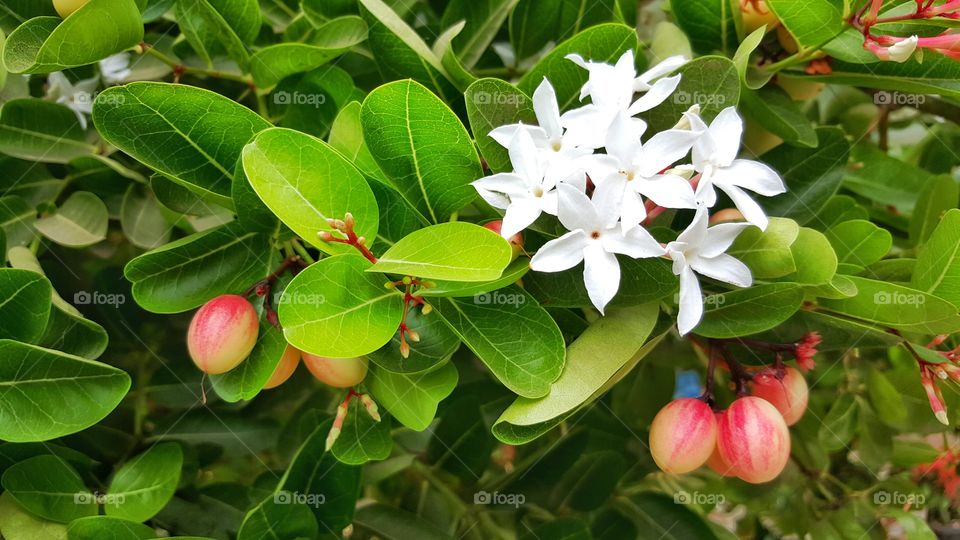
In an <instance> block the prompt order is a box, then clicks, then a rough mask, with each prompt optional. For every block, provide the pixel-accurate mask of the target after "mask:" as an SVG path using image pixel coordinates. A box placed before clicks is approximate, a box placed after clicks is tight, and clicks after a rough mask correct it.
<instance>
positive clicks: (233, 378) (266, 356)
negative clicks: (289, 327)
mask: <svg viewBox="0 0 960 540" xmlns="http://www.w3.org/2000/svg"><path fill="white" fill-rule="evenodd" d="M286 348H287V341H286V340H285V339H284V338H283V332H282V331H281V330H280V329H278V328H277V327H275V326H273V325H272V324H270V322H269V321H267V320H266V318H264V319H263V320H262V321H260V334H259V335H258V337H257V344H256V345H255V346H254V347H253V351H251V352H250V356H249V357H248V358H247V359H246V360H244V361H243V362H241V363H240V365H239V366H237V367H235V368H233V369H231V370H230V371H228V372H226V373H223V374H220V375H211V376H210V382H211V383H213V389H214V390H215V391H216V392H217V395H218V396H220V397H221V398H223V400H224V401H228V402H231V403H233V402H237V401H241V400H249V399H253V398H254V397H256V395H257V394H259V393H260V391H261V390H263V386H264V385H265V384H267V381H269V380H270V376H271V375H273V372H274V371H275V370H276V369H277V364H279V363H280V358H281V357H283V352H284V351H285V350H286Z"/></svg>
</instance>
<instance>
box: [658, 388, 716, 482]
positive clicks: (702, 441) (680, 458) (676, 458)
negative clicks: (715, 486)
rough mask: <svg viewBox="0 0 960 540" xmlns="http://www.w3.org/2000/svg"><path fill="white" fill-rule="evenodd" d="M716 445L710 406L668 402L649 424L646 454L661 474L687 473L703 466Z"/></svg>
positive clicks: (696, 402)
mask: <svg viewBox="0 0 960 540" xmlns="http://www.w3.org/2000/svg"><path fill="white" fill-rule="evenodd" d="M716 442H717V420H716V418H715V417H714V414H713V411H712V410H711V409H710V406H709V405H707V404H706V403H704V402H703V401H700V400H699V399H694V398H683V399H677V400H674V401H671V402H670V403H667V405H666V406H665V407H664V408H662V409H660V412H658V413H657V416H656V417H654V419H653V423H652V424H650V453H651V454H652V455H653V460H654V461H655V462H656V463H657V466H658V467H660V468H661V469H662V470H663V471H665V472H668V473H672V474H683V473H688V472H690V471H692V470H694V469H696V468H697V467H699V466H701V465H703V464H704V463H706V461H707V459H708V458H709V457H710V453H711V452H713V447H714V446H715V445H716Z"/></svg>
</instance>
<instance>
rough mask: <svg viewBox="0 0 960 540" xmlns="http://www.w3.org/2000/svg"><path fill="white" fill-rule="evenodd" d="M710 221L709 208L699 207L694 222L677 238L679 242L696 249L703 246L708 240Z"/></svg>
mask: <svg viewBox="0 0 960 540" xmlns="http://www.w3.org/2000/svg"><path fill="white" fill-rule="evenodd" d="M708 219H709V216H708V215H707V208H706V207H705V206H699V207H697V213H696V215H695V216H694V217H693V221H691V222H690V225H688V226H687V228H686V230H684V231H683V232H682V233H680V235H679V236H677V242H682V243H684V244H687V245H688V246H693V247H694V248H698V247H699V246H701V245H703V241H704V240H706V238H707V220H708Z"/></svg>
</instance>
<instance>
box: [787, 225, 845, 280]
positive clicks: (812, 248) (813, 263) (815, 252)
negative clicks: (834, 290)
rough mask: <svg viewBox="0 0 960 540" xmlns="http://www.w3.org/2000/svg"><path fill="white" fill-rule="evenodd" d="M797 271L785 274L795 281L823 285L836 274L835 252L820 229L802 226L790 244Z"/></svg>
mask: <svg viewBox="0 0 960 540" xmlns="http://www.w3.org/2000/svg"><path fill="white" fill-rule="evenodd" d="M790 252H791V253H792V254H793V260H794V261H796V263H797V264H796V266H797V273H796V274H794V275H792V276H787V279H789V280H790V281H794V282H796V283H804V284H809V285H823V284H825V283H829V282H830V280H831V279H833V277H834V276H835V275H836V274H837V264H838V260H837V253H836V252H835V251H834V250H833V246H831V245H830V241H829V240H827V237H826V236H824V235H823V234H822V233H821V232H820V231H817V230H814V229H808V228H807V227H802V228H801V229H800V232H799V233H798V234H797V240H796V241H795V242H794V243H793V245H791V246H790Z"/></svg>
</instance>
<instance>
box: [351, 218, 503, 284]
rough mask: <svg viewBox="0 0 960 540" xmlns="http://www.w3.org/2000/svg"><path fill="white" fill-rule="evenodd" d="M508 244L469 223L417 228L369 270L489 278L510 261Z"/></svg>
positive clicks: (445, 277)
mask: <svg viewBox="0 0 960 540" xmlns="http://www.w3.org/2000/svg"><path fill="white" fill-rule="evenodd" d="M510 258H511V249H510V244H509V243H507V241H506V240H504V239H503V237H501V236H500V235H499V234H497V233H495V232H493V231H491V230H490V229H487V228H485V227H481V226H479V225H474V224H472V223H465V222H453V223H441V224H439V225H433V226H430V227H427V228H424V229H420V230H419V231H416V232H414V233H412V234H410V235H408V236H406V237H405V238H403V239H401V240H400V241H399V242H397V243H396V244H394V245H393V246H391V247H390V249H388V250H387V251H386V252H385V253H384V254H383V255H381V256H380V258H379V259H378V260H377V262H376V264H374V265H373V266H372V267H370V270H369V271H370V272H381V273H384V274H400V275H408V276H416V277H419V278H425V279H443V280H448V281H470V282H472V281H491V280H494V279H497V278H499V277H500V276H501V275H502V274H503V270H504V269H505V268H506V267H507V265H508V264H510Z"/></svg>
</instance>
